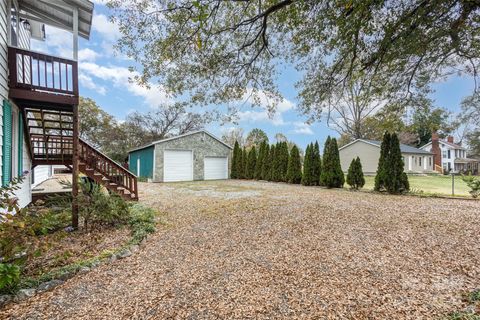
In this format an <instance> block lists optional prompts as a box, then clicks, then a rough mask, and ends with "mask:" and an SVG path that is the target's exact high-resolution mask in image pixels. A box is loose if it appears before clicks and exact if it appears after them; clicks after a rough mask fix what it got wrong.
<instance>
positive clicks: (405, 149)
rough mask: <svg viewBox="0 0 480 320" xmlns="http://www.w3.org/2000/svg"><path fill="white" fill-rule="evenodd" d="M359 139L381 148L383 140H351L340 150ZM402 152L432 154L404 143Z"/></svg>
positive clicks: (401, 148)
mask: <svg viewBox="0 0 480 320" xmlns="http://www.w3.org/2000/svg"><path fill="white" fill-rule="evenodd" d="M358 141H362V142H365V143H368V144H371V145H374V146H376V147H379V148H380V147H381V145H382V142H381V141H378V140H369V139H357V140H355V141H353V142H350V143H349V144H347V145H345V146H343V147H341V148H340V149H339V150H342V149H344V148H346V147H348V146H350V145H352V144H354V143H357V142H358ZM400 152H402V153H416V154H429V155H431V154H432V153H431V152H428V151H425V150H421V149H418V148H415V147H412V146H409V145H407V144H403V143H401V144H400Z"/></svg>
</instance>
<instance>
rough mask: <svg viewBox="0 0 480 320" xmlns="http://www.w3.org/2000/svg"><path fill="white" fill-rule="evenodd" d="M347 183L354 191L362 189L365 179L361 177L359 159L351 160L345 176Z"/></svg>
mask: <svg viewBox="0 0 480 320" xmlns="http://www.w3.org/2000/svg"><path fill="white" fill-rule="evenodd" d="M347 183H348V185H349V186H350V187H351V188H352V189H354V190H358V189H360V188H363V186H364V185H365V177H364V176H363V169H362V163H361V162H360V158H359V157H357V158H356V159H352V162H351V163H350V167H349V168H348V174H347Z"/></svg>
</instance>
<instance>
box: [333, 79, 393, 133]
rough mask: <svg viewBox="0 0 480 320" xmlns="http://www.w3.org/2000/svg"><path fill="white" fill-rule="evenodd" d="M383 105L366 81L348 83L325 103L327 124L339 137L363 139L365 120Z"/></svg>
mask: <svg viewBox="0 0 480 320" xmlns="http://www.w3.org/2000/svg"><path fill="white" fill-rule="evenodd" d="M384 104H385V100H383V99H382V98H381V97H380V94H379V91H378V90H377V89H376V88H375V87H373V86H372V83H371V82H370V81H369V80H368V79H365V78H362V79H357V80H354V81H350V82H349V83H348V85H347V86H346V87H341V88H339V89H338V90H337V94H335V95H334V97H333V98H332V100H330V101H329V102H328V103H327V110H328V114H327V124H328V126H329V127H331V128H332V129H334V130H335V131H337V132H338V133H339V134H340V135H346V136H349V137H351V138H353V139H360V138H363V133H364V130H363V128H362V125H363V123H364V121H365V119H366V118H368V117H369V116H371V115H373V114H374V113H375V112H377V111H378V110H380V109H381V108H382V106H383V105H384Z"/></svg>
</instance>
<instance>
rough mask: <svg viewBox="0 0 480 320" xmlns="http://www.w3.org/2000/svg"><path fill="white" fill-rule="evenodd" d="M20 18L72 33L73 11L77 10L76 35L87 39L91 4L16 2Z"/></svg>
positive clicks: (48, 0) (82, 1)
mask: <svg viewBox="0 0 480 320" xmlns="http://www.w3.org/2000/svg"><path fill="white" fill-rule="evenodd" d="M17 2H18V6H19V8H20V16H21V17H22V18H25V19H28V20H33V21H38V22H41V23H44V24H47V25H50V26H53V27H56V28H60V29H63V30H67V31H70V32H73V16H74V14H73V11H74V9H75V8H76V9H77V10H78V35H79V36H81V37H82V38H85V39H87V40H88V39H89V38H90V31H91V29H92V17H93V7H94V5H93V3H92V2H90V1H88V0H17Z"/></svg>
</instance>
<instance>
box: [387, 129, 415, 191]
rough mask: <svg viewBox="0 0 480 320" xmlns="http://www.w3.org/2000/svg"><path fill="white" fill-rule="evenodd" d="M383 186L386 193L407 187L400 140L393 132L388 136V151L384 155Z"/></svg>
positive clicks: (405, 189)
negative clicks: (384, 172) (385, 155)
mask: <svg viewBox="0 0 480 320" xmlns="http://www.w3.org/2000/svg"><path fill="white" fill-rule="evenodd" d="M386 164H387V166H386V177H385V188H386V189H387V192H388V193H400V192H403V191H407V190H408V189H409V183H408V177H407V175H406V174H405V173H404V171H403V169H404V163H403V159H402V152H401V150H400V142H399V140H398V137H397V135H396V134H395V133H394V134H392V135H391V137H390V153H389V154H388V155H387V157H386Z"/></svg>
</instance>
